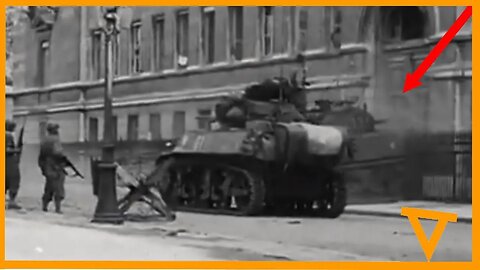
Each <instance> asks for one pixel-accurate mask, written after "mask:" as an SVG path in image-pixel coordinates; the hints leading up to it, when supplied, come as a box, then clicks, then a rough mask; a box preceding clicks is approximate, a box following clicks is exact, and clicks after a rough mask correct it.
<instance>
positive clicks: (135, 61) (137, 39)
mask: <svg viewBox="0 0 480 270" xmlns="http://www.w3.org/2000/svg"><path fill="white" fill-rule="evenodd" d="M137 50H138V53H137ZM142 72H143V71H142V22H141V20H136V21H134V22H132V24H131V25H130V73H131V74H138V73H142Z"/></svg>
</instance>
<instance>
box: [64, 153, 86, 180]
mask: <svg viewBox="0 0 480 270" xmlns="http://www.w3.org/2000/svg"><path fill="white" fill-rule="evenodd" d="M62 162H63V163H64V164H65V167H70V168H71V169H72V170H73V171H74V172H75V175H74V177H75V176H78V177H80V178H81V179H85V177H83V175H82V174H81V173H80V172H79V171H78V170H77V168H76V167H75V165H73V163H72V162H71V161H70V160H69V159H68V158H67V157H66V156H63V158H62ZM65 174H66V173H65Z"/></svg>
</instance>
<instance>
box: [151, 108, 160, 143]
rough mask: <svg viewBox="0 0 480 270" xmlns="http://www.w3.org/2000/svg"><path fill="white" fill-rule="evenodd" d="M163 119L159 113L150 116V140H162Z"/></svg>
mask: <svg viewBox="0 0 480 270" xmlns="http://www.w3.org/2000/svg"><path fill="white" fill-rule="evenodd" d="M161 126H162V118H161V115H160V114H159V113H152V114H150V139H152V140H160V139H162V130H161Z"/></svg>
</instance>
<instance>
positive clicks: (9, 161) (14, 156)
mask: <svg viewBox="0 0 480 270" xmlns="http://www.w3.org/2000/svg"><path fill="white" fill-rule="evenodd" d="M15 128H16V124H15V122H13V121H11V120H7V121H6V132H5V138H6V143H5V146H6V160H5V180H6V181H5V182H6V183H5V195H7V192H8V196H9V202H8V206H7V207H8V209H21V207H20V206H19V205H18V204H17V203H16V201H15V199H16V197H17V193H18V189H19V188H20V168H19V163H20V160H19V156H20V152H21V150H20V149H19V148H18V147H17V146H16V144H15V134H14V132H15Z"/></svg>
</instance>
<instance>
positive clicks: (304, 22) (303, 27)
mask: <svg viewBox="0 0 480 270" xmlns="http://www.w3.org/2000/svg"><path fill="white" fill-rule="evenodd" d="M298 17H299V18H298V19H299V21H298V29H299V35H300V37H299V44H298V49H299V50H300V51H302V52H303V51H305V50H307V42H308V10H307V9H306V8H302V9H301V10H300V11H299V14H298Z"/></svg>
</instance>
